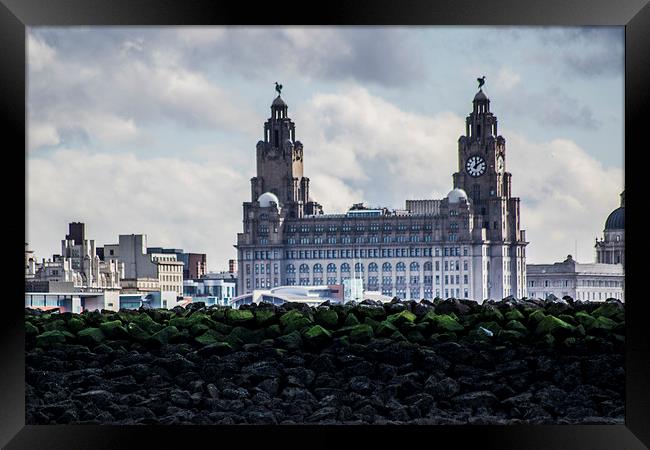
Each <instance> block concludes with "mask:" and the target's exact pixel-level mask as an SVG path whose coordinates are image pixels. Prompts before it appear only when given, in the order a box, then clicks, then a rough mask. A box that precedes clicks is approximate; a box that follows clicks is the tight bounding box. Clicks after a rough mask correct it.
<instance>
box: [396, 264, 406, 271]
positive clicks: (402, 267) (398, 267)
mask: <svg viewBox="0 0 650 450" xmlns="http://www.w3.org/2000/svg"><path fill="white" fill-rule="evenodd" d="M395 270H396V271H397V272H406V264H404V263H403V262H398V263H397V264H395Z"/></svg>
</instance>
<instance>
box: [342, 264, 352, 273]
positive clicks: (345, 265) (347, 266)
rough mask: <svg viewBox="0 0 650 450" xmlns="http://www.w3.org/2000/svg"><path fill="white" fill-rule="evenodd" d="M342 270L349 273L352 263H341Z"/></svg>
mask: <svg viewBox="0 0 650 450" xmlns="http://www.w3.org/2000/svg"><path fill="white" fill-rule="evenodd" d="M341 272H346V273H349V272H350V264H348V263H343V264H341Z"/></svg>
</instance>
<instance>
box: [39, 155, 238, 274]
mask: <svg viewBox="0 0 650 450" xmlns="http://www.w3.org/2000/svg"><path fill="white" fill-rule="evenodd" d="M62 174H67V176H62ZM27 182H28V186H27V194H28V197H27V227H28V229H27V237H28V239H29V243H30V246H31V247H32V248H33V249H35V250H36V251H37V253H38V254H37V256H38V257H39V258H42V257H49V256H50V255H51V254H52V253H60V249H59V247H58V245H59V243H60V241H61V239H63V237H64V236H65V233H66V232H67V224H68V222H72V221H81V222H85V223H86V230H87V235H88V236H89V238H90V239H95V240H96V245H98V246H101V245H104V244H110V243H116V242H117V240H118V235H119V234H130V233H145V234H147V235H148V244H149V245H150V246H165V247H174V248H178V247H180V248H183V249H185V250H186V251H192V252H200V253H204V252H205V253H207V254H208V266H209V268H210V269H211V270H218V269H221V268H225V267H226V264H227V259H228V258H234V257H236V253H235V250H234V248H233V247H232V246H233V245H234V244H235V243H236V233H237V232H241V231H242V230H241V203H242V201H243V200H244V199H246V198H247V196H248V195H249V190H250V188H249V186H248V178H247V177H246V176H244V175H243V174H242V173H241V172H240V171H237V170H235V169H232V168H230V167H226V166H225V165H224V164H222V163H221V162H219V161H206V162H190V161H187V160H183V159H181V158H151V159H142V158H139V157H137V156H136V155H133V154H127V153H121V154H117V155H115V154H101V153H98V154H89V153H88V152H86V151H80V150H56V151H54V152H53V153H52V155H51V156H50V157H48V158H36V157H32V158H29V159H28V167H27Z"/></svg>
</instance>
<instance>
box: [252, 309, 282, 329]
mask: <svg viewBox="0 0 650 450" xmlns="http://www.w3.org/2000/svg"><path fill="white" fill-rule="evenodd" d="M253 315H254V316H255V323H256V324H257V325H258V326H268V325H270V324H272V323H273V322H275V319H276V317H275V311H273V310H269V309H256V310H255V311H254V312H253Z"/></svg>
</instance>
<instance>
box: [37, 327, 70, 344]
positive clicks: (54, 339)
mask: <svg viewBox="0 0 650 450" xmlns="http://www.w3.org/2000/svg"><path fill="white" fill-rule="evenodd" d="M64 333H65V334H64ZM66 334H67V335H70V336H72V337H74V336H73V335H71V334H70V333H68V332H64V331H59V330H53V331H46V332H44V333H42V334H39V335H38V336H36V346H37V347H51V346H53V345H57V344H64V343H65V340H66Z"/></svg>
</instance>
